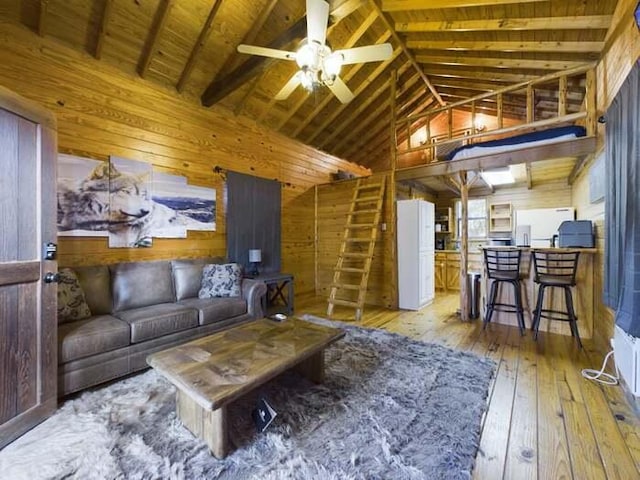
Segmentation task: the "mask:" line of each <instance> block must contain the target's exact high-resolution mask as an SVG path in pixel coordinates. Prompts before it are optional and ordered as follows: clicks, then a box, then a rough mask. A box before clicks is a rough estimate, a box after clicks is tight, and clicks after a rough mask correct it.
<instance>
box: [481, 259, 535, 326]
mask: <svg viewBox="0 0 640 480" xmlns="http://www.w3.org/2000/svg"><path fill="white" fill-rule="evenodd" d="M483 252H484V264H485V267H486V268H487V277H488V278H489V280H493V281H492V283H491V289H490V291H489V298H488V300H487V309H486V313H485V316H484V326H483V328H487V324H488V323H489V322H490V321H491V317H492V316H493V312H494V311H495V310H497V311H499V312H507V313H516V314H517V315H518V326H519V327H520V334H521V335H524V330H525V325H524V313H523V309H522V293H521V292H520V255H521V250H520V249H513V250H506V249H491V248H485V249H484V251H483ZM505 282H506V283H509V284H511V285H513V290H514V298H515V304H507V303H498V302H497V301H496V299H497V297H498V285H499V284H500V283H505Z"/></svg>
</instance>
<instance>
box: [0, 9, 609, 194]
mask: <svg viewBox="0 0 640 480" xmlns="http://www.w3.org/2000/svg"><path fill="white" fill-rule="evenodd" d="M17 3H19V5H16V6H12V7H11V8H7V10H6V15H7V16H8V17H9V20H11V21H14V22H19V23H22V24H23V25H25V26H26V27H27V28H30V29H32V30H34V31H36V33H38V32H39V33H41V34H43V35H46V36H51V37H54V38H55V39H57V40H59V41H62V42H64V43H65V44H68V45H71V46H73V47H74V48H76V49H77V50H80V51H83V52H87V53H88V54H90V55H93V56H95V57H96V58H98V59H100V60H101V61H104V62H108V63H110V64H113V65H116V66H117V67H119V68H120V69H122V70H124V71H126V72H127V73H130V74H136V73H138V74H140V75H141V76H142V77H143V78H145V79H146V80H147V81H151V82H154V83H156V84H160V85H163V86H164V87H167V88H171V89H176V90H178V91H180V92H181V93H182V94H183V95H184V98H185V101H188V102H198V101H199V100H200V97H201V96H202V97H203V99H204V100H205V102H204V103H205V104H213V103H214V102H215V101H217V100H219V99H221V98H222V100H220V102H219V103H220V104H221V105H222V106H223V107H225V108H228V109H231V110H233V111H235V112H236V113H238V114H242V115H247V116H249V117H252V118H254V119H256V120H257V121H258V122H259V123H263V124H265V125H268V126H270V127H271V128H274V129H276V130H279V131H281V132H283V133H285V134H287V135H289V136H292V137H294V138H297V139H299V140H301V141H303V142H306V143H309V144H312V145H315V146H319V147H321V148H322V149H323V150H326V151H327V152H329V153H332V154H336V155H341V156H345V157H346V158H347V159H348V160H352V161H354V162H356V163H360V164H362V165H366V166H368V165H373V164H374V163H375V164H378V165H381V164H385V156H388V155H389V148H388V142H389V141H390V130H389V128H388V123H389V119H390V98H389V95H390V93H389V92H390V83H389V82H390V80H389V79H390V75H391V71H392V70H397V69H402V72H403V73H401V74H400V75H399V82H398V85H397V91H398V95H397V97H396V102H397V108H398V109H403V110H404V111H406V112H411V111H414V112H415V111H424V109H427V108H428V109H432V108H436V107H437V106H438V103H439V102H438V99H439V98H440V99H442V100H443V101H444V102H447V103H452V102H455V101H458V100H460V99H463V98H469V97H470V96H474V95H476V94H477V93H478V92H479V91H491V90H496V89H499V88H501V87H503V86H505V85H509V84H513V83H519V82H523V81H527V80H531V79H532V78H535V77H539V76H542V75H545V74H548V73H550V72H554V71H558V70H564V69H569V68H573V67H575V66H578V65H581V64H584V63H587V62H593V61H596V60H598V58H599V56H600V54H601V52H602V49H603V46H604V42H605V40H606V35H607V31H608V28H609V25H610V24H611V21H612V14H613V12H614V10H615V7H616V4H617V0H599V1H597V2H596V1H583V0H563V1H562V2H560V1H552V0H528V1H519V2H516V1H513V0H446V1H445V0H432V1H429V2H425V1H422V0H334V1H332V2H331V8H332V15H333V17H332V22H333V23H334V26H333V27H331V31H330V32H329V35H328V39H329V42H330V44H331V47H332V48H334V49H338V48H349V47H354V46H360V45H368V44H372V43H376V42H378V43H379V42H384V41H390V42H391V43H392V44H393V48H394V51H395V54H394V58H393V59H392V60H390V61H388V62H378V63H372V64H364V65H352V66H348V67H345V68H344V69H343V72H342V75H341V76H342V78H343V79H345V81H346V83H347V85H348V86H349V87H350V88H351V89H352V91H354V92H357V94H358V95H357V96H356V98H355V99H354V100H353V101H352V102H351V103H350V104H349V105H347V106H344V105H342V104H340V103H339V102H338V101H336V100H335V98H334V97H333V96H332V95H331V94H330V93H329V92H328V91H327V90H324V89H323V90H320V91H318V92H314V93H313V94H309V93H308V92H306V91H304V90H303V89H302V88H298V89H297V90H296V91H294V93H293V94H292V95H291V97H290V98H289V99H287V100H286V101H283V102H279V101H275V100H274V96H275V93H276V92H278V91H279V90H280V88H281V87H282V86H283V85H284V83H286V81H287V80H288V79H289V78H290V76H291V75H292V74H293V73H294V72H295V71H296V67H295V65H293V64H291V63H290V62H283V61H268V62H262V61H259V59H258V60H257V57H250V56H246V55H239V54H237V53H236V47H237V45H238V44H239V43H243V42H244V43H250V44H255V45H264V46H266V45H269V44H271V43H273V42H274V41H275V40H276V39H278V38H280V39H281V40H280V41H279V42H277V43H276V44H277V45H279V46H282V47H285V48H290V49H295V48H296V42H295V41H292V40H295V39H299V38H302V37H303V36H304V35H305V34H306V25H305V21H304V18H303V17H304V14H305V11H304V10H305V2H304V1H303V0H295V1H293V0H291V1H283V0H189V2H180V1H175V0H146V1H126V2H124V1H123V2H115V1H113V0H76V1H73V2H67V1H64V0H21V1H20V2H17ZM4 12H5V11H4V10H3V13H4ZM300 19H302V21H300ZM296 22H299V24H298V29H297V30H295V29H293V30H295V31H293V33H295V34H296V35H289V36H286V35H285V36H283V32H287V31H289V33H291V32H292V26H294V25H296ZM285 37H286V38H285ZM256 64H260V65H259V66H258V67H256ZM252 65H253V67H252ZM260 72H262V73H260ZM577 87H578V85H576V84H575V83H569V84H568V85H567V89H568V92H569V96H568V99H567V103H566V109H567V112H569V113H571V112H574V111H575V110H576V108H577V106H579V105H580V103H581V102H582V100H583V98H582V97H581V92H582V89H579V88H577ZM225 91H228V93H229V94H228V95H227V96H226V97H225V98H223V94H224V93H225ZM503 101H504V103H503V105H502V108H503V109H504V113H505V116H508V117H511V118H519V117H523V116H524V115H525V111H526V108H525V107H526V102H527V97H526V95H525V94H524V93H523V94H522V95H509V96H506V95H505V98H504V99H503ZM535 101H536V108H537V111H538V115H539V116H540V118H544V117H545V115H546V114H547V112H552V111H554V110H557V109H558V108H564V107H561V106H558V104H557V102H558V100H557V98H555V97H554V96H553V95H547V94H545V92H544V91H540V92H536V96H535ZM476 108H477V112H478V113H486V114H489V115H492V114H495V113H496V111H497V109H498V108H499V106H498V105H497V104H496V103H495V101H494V102H493V103H492V102H480V103H478V105H477V106H476ZM385 142H386V143H385ZM532 172H533V174H534V176H535V174H536V169H533V170H532ZM534 181H535V178H534Z"/></svg>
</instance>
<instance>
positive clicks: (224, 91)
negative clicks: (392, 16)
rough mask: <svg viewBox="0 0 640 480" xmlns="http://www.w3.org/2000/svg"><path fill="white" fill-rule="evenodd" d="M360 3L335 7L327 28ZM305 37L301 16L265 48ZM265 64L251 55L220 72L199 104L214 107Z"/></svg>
mask: <svg viewBox="0 0 640 480" xmlns="http://www.w3.org/2000/svg"><path fill="white" fill-rule="evenodd" d="M362 1H363V0H347V1H345V2H343V3H342V4H340V5H337V6H336V7H335V8H334V9H333V10H331V12H330V14H329V15H330V17H329V28H331V26H332V25H335V24H337V23H339V22H340V21H342V20H343V19H344V18H345V17H347V16H349V15H350V14H351V13H353V12H354V11H355V10H356V9H357V8H358V7H359V6H360V5H361V4H362ZM306 35H307V17H306V16H303V17H302V18H300V19H299V20H298V21H297V22H295V23H294V24H293V25H291V27H289V28H288V29H287V30H285V31H284V32H282V33H281V34H280V35H279V36H278V37H277V38H276V39H275V40H273V41H272V42H271V43H269V45H267V48H274V49H276V50H279V49H282V48H284V47H285V46H287V45H288V44H290V43H291V42H293V41H295V40H302V39H303V38H304V37H305V36H306ZM267 64H268V62H267V58H266V57H260V56H257V55H252V56H250V57H249V58H248V59H247V60H246V61H245V62H244V63H243V64H242V65H240V66H238V67H237V68H235V69H234V70H233V71H232V72H229V73H228V74H224V72H223V71H221V72H220V74H219V75H217V76H216V78H214V79H213V80H212V81H211V82H210V83H209V86H208V87H207V88H206V89H205V91H204V93H203V94H202V96H201V97H200V103H202V105H204V106H205V107H210V106H212V105H215V104H216V103H218V102H219V101H220V100H222V99H223V98H225V97H226V96H227V95H229V94H230V93H231V92H234V91H235V90H237V89H238V88H240V87H241V86H242V85H244V84H245V83H246V82H248V81H249V80H251V79H252V78H254V77H255V76H256V75H258V74H259V73H260V72H262V70H264V68H265V67H266V65H267ZM222 75H224V76H222Z"/></svg>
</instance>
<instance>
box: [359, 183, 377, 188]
mask: <svg viewBox="0 0 640 480" xmlns="http://www.w3.org/2000/svg"><path fill="white" fill-rule="evenodd" d="M381 186H382V184H381V183H368V184H367V185H360V186H359V187H358V190H366V189H369V188H380V187H381Z"/></svg>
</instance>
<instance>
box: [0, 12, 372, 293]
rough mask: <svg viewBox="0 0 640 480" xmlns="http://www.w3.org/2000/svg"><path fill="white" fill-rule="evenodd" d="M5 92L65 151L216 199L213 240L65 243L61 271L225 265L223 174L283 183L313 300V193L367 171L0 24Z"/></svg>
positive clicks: (285, 217)
mask: <svg viewBox="0 0 640 480" xmlns="http://www.w3.org/2000/svg"><path fill="white" fill-rule="evenodd" d="M0 64H1V65H2V67H1V68H0V84H1V85H3V86H5V87H7V88H9V89H11V90H13V91H15V92H16V93H18V94H20V95H23V96H24V97H27V98H30V99H32V100H35V101H36V102H38V103H40V104H42V105H43V106H45V107H46V108H48V109H50V110H52V111H53V112H54V113H55V114H56V116H57V118H58V127H59V128H58V132H59V150H60V152H63V153H70V154H76V155H81V156H87V157H91V158H95V159H100V160H107V159H108V156H109V155H118V156H121V157H125V158H130V159H134V160H140V161H145V162H149V163H151V164H153V167H154V171H158V172H167V173H172V174H178V175H183V176H186V177H187V179H188V181H189V183H192V184H194V185H202V186H207V187H213V188H215V189H216V190H217V201H218V215H217V219H216V220H217V227H218V230H217V231H216V232H189V236H188V238H187V239H175V240H174V239H154V243H153V247H152V248H149V249H109V248H108V247H107V240H106V239H104V238H70V237H59V243H60V264H61V265H63V266H74V265H81V264H108V263H114V262H120V261H135V260H153V259H169V258H178V257H196V256H203V255H223V256H224V255H225V253H226V240H225V217H224V212H225V196H224V180H223V178H222V176H221V175H219V174H216V173H214V172H213V167H214V166H216V165H218V166H220V167H222V168H224V169H231V170H235V171H239V172H242V173H248V174H252V175H257V176H260V177H264V178H269V179H277V180H279V181H281V182H283V189H282V192H283V193H282V239H283V242H282V250H283V251H282V257H283V269H284V270H286V271H289V272H291V273H293V274H294V275H295V277H296V293H304V292H313V291H314V287H315V283H314V281H315V279H314V206H315V205H314V193H313V190H314V188H313V187H314V185H316V184H319V183H326V182H328V181H329V180H330V173H331V172H335V171H336V170H338V169H341V170H346V171H349V172H353V173H356V174H359V175H363V174H367V173H368V172H369V170H368V169H365V168H363V167H359V166H357V165H354V164H351V163H349V162H346V161H344V160H341V159H338V158H335V157H332V156H330V155H327V154H324V153H322V152H319V151H317V150H314V149H312V148H310V147H307V146H305V145H302V144H301V143H299V142H296V141H293V140H291V139H289V138H287V137H285V136H283V135H280V134H277V133H274V132H272V131H269V130H267V129H265V128H262V127H259V126H257V125H256V123H255V122H253V121H252V120H250V119H247V118H243V117H236V116H234V115H233V114H232V113H230V112H229V111H227V110H225V109H222V108H219V107H216V108H211V109H206V108H203V107H200V106H199V105H197V104H196V103H194V102H193V101H192V100H189V99H187V98H186V97H183V96H181V95H179V94H178V93H177V92H175V90H171V89H165V88H163V87H159V86H157V85H154V84H152V83H151V82H148V81H145V80H142V79H140V78H139V77H136V76H132V75H128V74H125V73H123V72H121V71H120V70H118V69H116V68H114V67H111V66H109V65H107V64H105V63H103V62H99V61H97V60H95V59H93V58H92V57H90V56H89V55H87V54H83V53H79V52H76V51H74V50H71V49H69V48H67V47H65V46H64V45H62V44H60V43H57V42H55V41H52V40H50V39H49V38H47V37H44V38H42V37H39V36H37V35H36V34H35V33H33V32H31V31H29V30H27V29H26V28H24V27H21V26H16V25H10V24H6V23H0Z"/></svg>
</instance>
